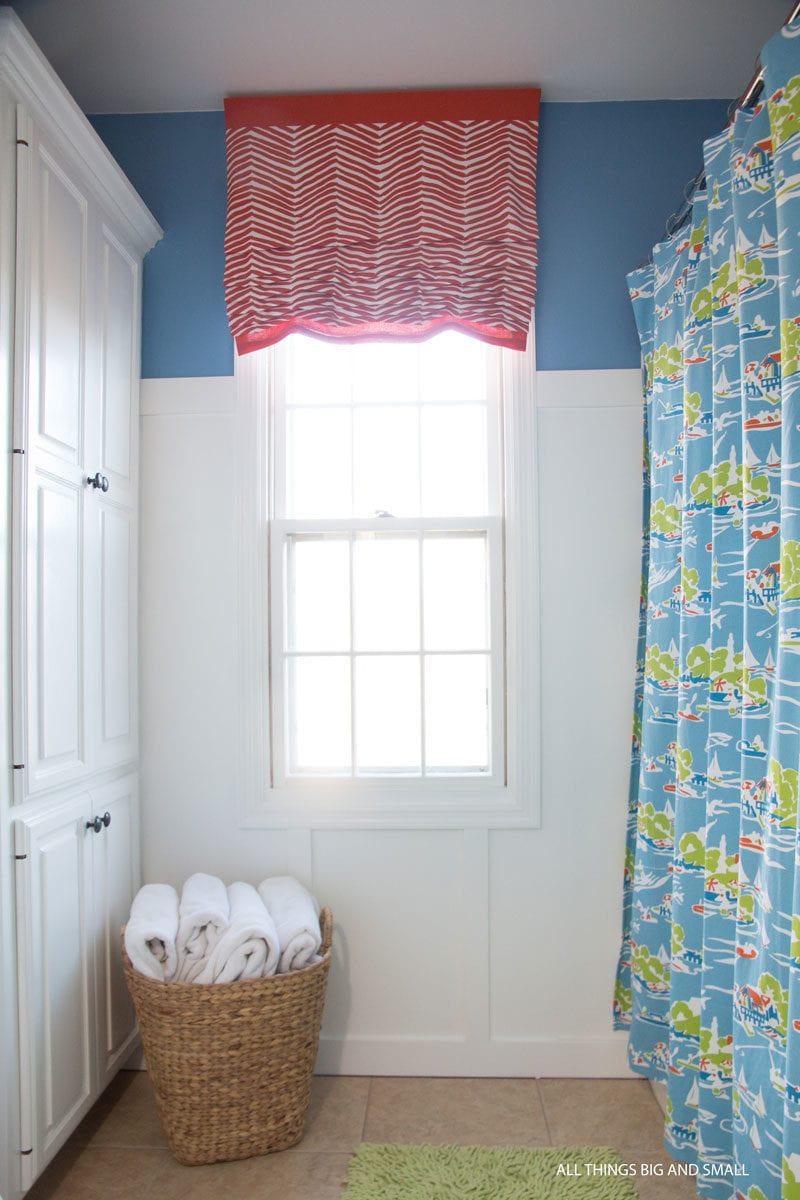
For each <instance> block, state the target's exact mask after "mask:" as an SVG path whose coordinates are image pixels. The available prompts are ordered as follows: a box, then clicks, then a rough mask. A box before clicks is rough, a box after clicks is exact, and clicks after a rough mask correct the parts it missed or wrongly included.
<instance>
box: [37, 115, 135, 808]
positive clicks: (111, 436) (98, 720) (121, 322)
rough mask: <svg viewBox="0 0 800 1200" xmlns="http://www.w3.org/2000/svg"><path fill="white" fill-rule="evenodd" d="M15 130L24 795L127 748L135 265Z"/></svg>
mask: <svg viewBox="0 0 800 1200" xmlns="http://www.w3.org/2000/svg"><path fill="white" fill-rule="evenodd" d="M17 135H18V136H17V197H18V203H19V204H20V205H21V206H24V210H25V213H26V220H25V225H24V230H23V232H22V236H20V237H19V238H18V249H17V270H16V306H15V307H16V312H17V317H18V330H19V332H18V335H17V345H16V358H17V365H18V370H17V379H16V387H15V415H14V416H15V419H14V441H15V445H14V450H15V451H16V452H17V453H16V454H15V460H16V463H17V473H18V475H19V476H20V479H19V481H18V483H17V485H16V489H17V490H16V496H17V504H16V506H15V514H14V516H15V525H14V534H15V545H14V553H13V564H14V573H15V581H14V596H15V599H16V600H17V601H18V604H17V607H18V610H19V612H18V618H17V620H16V622H15V641H16V643H17V646H18V648H19V655H18V657H19V667H18V669H17V671H16V672H15V695H14V718H15V719H14V755H15V763H16V764H17V772H16V777H15V778H16V794H17V798H18V799H21V798H26V797H30V796H34V795H37V794H39V793H41V792H43V791H51V790H52V789H54V788H58V787H61V786H64V785H67V784H71V783H74V782H75V781H76V780H78V779H81V778H83V777H85V776H86V775H87V774H89V773H91V772H93V771H96V770H97V769H98V768H99V767H112V766H117V765H120V764H124V763H126V762H130V761H131V760H132V759H134V758H135V755H136V724H137V723H136V636H135V629H136V529H135V517H136V457H137V456H136V447H137V424H138V422H137V417H138V408H137V388H138V369H137V361H136V359H137V355H138V345H139V342H138V336H137V324H138V314H139V263H138V262H137V260H136V258H135V257H134V256H133V254H132V253H131V252H130V251H129V250H127V249H126V248H125V246H124V245H123V244H122V242H121V241H120V239H119V237H117V236H116V235H115V234H114V232H113V231H112V230H111V229H110V227H109V223H108V221H107V220H106V219H105V217H104V214H103V212H102V209H101V207H100V205H99V204H98V202H97V200H96V199H94V197H93V196H92V194H91V190H90V189H89V187H88V186H87V185H86V182H85V181H84V180H83V179H82V178H81V176H80V173H79V171H78V169H77V167H76V166H75V165H74V164H73V163H72V162H70V160H69V157H68V156H67V155H66V154H65V153H62V152H60V151H59V149H58V147H57V145H55V144H54V143H53V141H52V139H49V138H48V137H47V136H46V135H45V134H44V133H43V132H42V130H41V128H40V127H39V125H38V124H37V123H36V122H35V121H34V120H33V119H32V118H31V116H30V115H29V113H28V112H27V111H26V109H25V108H24V107H22V106H19V107H18V110H17ZM16 615H17V614H16V612H15V616H16Z"/></svg>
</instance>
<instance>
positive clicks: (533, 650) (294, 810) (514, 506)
mask: <svg viewBox="0 0 800 1200" xmlns="http://www.w3.org/2000/svg"><path fill="white" fill-rule="evenodd" d="M501 357H502V371H503V392H504V405H503V422H504V426H505V428H504V438H503V443H504V472H505V488H506V498H505V548H506V564H505V584H506V606H505V608H506V628H505V640H506V730H507V734H506V764H507V772H506V775H507V777H506V780H505V781H503V782H494V783H492V782H490V781H488V780H487V779H485V778H469V777H456V778H453V779H452V780H451V779H437V780H436V781H435V786H432V787H430V786H426V781H425V780H420V781H419V782H418V783H415V785H414V786H413V787H412V788H409V786H408V781H402V785H401V786H400V787H398V786H393V781H392V780H379V781H376V782H375V783H374V784H373V782H372V781H363V780H361V781H359V785H360V786H358V787H355V788H354V787H353V781H352V780H350V779H344V780H335V779H313V778H312V779H308V780H305V779H302V780H292V782H291V785H290V786H287V787H273V786H272V785H271V781H270V737H271V717H270V688H269V675H270V672H269V667H270V664H269V621H270V614H269V610H268V603H267V598H268V595H269V576H270V563H269V539H268V538H267V536H266V530H267V523H268V520H269V502H268V497H269V487H268V477H267V475H268V469H269V462H270V459H271V454H270V446H269V436H270V421H269V413H268V411H267V405H266V404H265V403H264V400H263V398H264V397H265V396H267V395H268V386H269V379H268V371H269V365H268V363H269V359H268V356H267V355H263V354H249V355H245V356H243V357H241V358H238V357H237V359H236V377H237V402H236V403H237V458H238V468H237V471H236V479H235V486H236V488H237V492H238V497H237V500H238V504H237V527H238V540H239V544H238V547H237V551H238V553H237V562H238V568H239V577H238V581H237V583H238V596H239V605H238V607H239V631H238V632H239V639H238V642H239V645H238V652H239V688H238V695H239V698H240V711H239V713H238V726H239V732H240V745H239V751H240V752H239V762H238V771H237V772H236V775H237V778H236V789H237V795H238V797H239V825H240V827H241V828H244V829H288V828H297V827H308V826H313V827H314V828H380V827H391V828H440V829H441V828H459V829H464V828H475V827H477V828H484V829H489V828H531V827H533V828H535V827H538V826H539V824H540V814H541V781H540V776H541V700H540V673H541V667H540V652H539V647H540V629H539V608H540V604H539V536H538V529H539V520H538V511H539V503H538V470H537V461H536V451H537V443H536V408H535V355H534V347H533V332H532V331H531V334H530V336H529V339H528V349H527V350H526V351H525V352H524V353H521V352H518V351H502V352H501ZM363 784H366V785H367V786H361V785H363Z"/></svg>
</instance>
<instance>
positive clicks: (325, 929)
mask: <svg viewBox="0 0 800 1200" xmlns="http://www.w3.org/2000/svg"><path fill="white" fill-rule="evenodd" d="M319 928H320V933H321V934H322V945H321V946H320V948H319V949H320V954H327V953H328V951H329V950H330V948H331V943H332V941H333V913H332V912H331V910H330V909H329V908H323V909H322V911H321V913H320V914H319Z"/></svg>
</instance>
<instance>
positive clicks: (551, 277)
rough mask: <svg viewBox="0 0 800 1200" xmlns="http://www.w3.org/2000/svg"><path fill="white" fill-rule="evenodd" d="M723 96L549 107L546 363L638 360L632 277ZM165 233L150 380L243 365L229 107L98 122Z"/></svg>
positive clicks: (154, 299)
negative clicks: (229, 265) (229, 202)
mask: <svg viewBox="0 0 800 1200" xmlns="http://www.w3.org/2000/svg"><path fill="white" fill-rule="evenodd" d="M727 106H728V102H727V101H724V100H685V101H683V100H682V101H668V100H664V101H636V102H629V103H618V104H544V105H543V106H542V112H541V144H540V158H539V173H538V209H539V229H540V252H539V281H538V288H537V299H536V357H537V362H538V365H539V367H540V368H541V369H542V370H549V371H553V370H570V369H571V370H578V369H587V370H588V369H600V368H608V367H635V366H637V365H638V362H639V351H638V344H637V340H636V333H635V329H634V324H633V318H632V316H631V313H630V308H629V304H628V294H627V290H626V286H625V275H626V273H627V272H628V271H629V270H631V269H632V268H633V267H635V266H637V265H638V264H639V263H640V262H641V260H642V259H644V258H645V257H646V256H647V253H648V251H649V249H650V246H651V245H652V244H653V242H654V241H657V240H658V239H659V238H660V237H662V236H663V231H664V222H665V220H666V219H667V217H668V216H669V215H670V213H671V212H673V211H674V210H675V209H676V208H677V207H678V206H679V205H680V203H681V196H682V189H683V187H684V184H685V183H686V182H687V181H688V180H689V179H691V178H692V177H693V176H694V175H695V174H696V173H697V171H698V170H699V169H700V166H701V163H702V148H701V144H702V141H703V139H704V138H705V137H708V136H709V135H711V134H712V133H716V132H717V130H718V129H720V128H721V127H722V125H723V124H724V122H725V116H726V111H727ZM91 120H92V123H93V124H94V126H95V128H96V129H97V132H98V133H99V134H100V136H101V137H102V138H103V140H104V141H105V143H106V145H107V146H108V147H109V149H110V150H111V153H112V154H113V155H114V156H115V158H116V159H117V161H118V162H119V163H120V165H121V167H122V168H123V170H124V171H125V172H126V174H127V175H128V177H129V179H130V180H131V182H132V183H133V185H134V187H136V188H137V190H138V191H139V192H140V194H141V196H142V197H143V199H144V200H145V201H146V203H147V204H148V205H149V207H150V209H151V210H152V212H153V214H154V216H155V217H156V219H157V220H158V221H159V222H160V223H161V225H162V227H163V229H164V234H165V236H164V239H163V241H162V242H160V243H159V244H158V245H157V246H156V247H155V249H154V250H152V251H151V252H150V254H149V255H148V256H147V258H146V259H145V266H144V309H143V320H142V375H143V376H145V377H146V378H159V377H176V376H192V375H230V374H232V373H233V344H232V341H231V337H230V334H229V333H228V323H227V316H226V313H225V299H224V295H223V291H222V272H223V266H224V253H223V236H224V229H225V124H224V117H223V114H222V113H221V112H199V113H155V114H148V113H143V114H136V115H130V116H129V115H121V116H97V117H92V118H91Z"/></svg>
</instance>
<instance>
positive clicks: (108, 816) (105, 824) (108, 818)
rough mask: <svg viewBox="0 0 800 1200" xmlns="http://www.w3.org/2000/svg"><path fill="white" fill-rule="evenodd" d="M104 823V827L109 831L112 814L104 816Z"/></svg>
mask: <svg viewBox="0 0 800 1200" xmlns="http://www.w3.org/2000/svg"><path fill="white" fill-rule="evenodd" d="M102 821H103V825H104V826H105V827H106V829H108V827H109V825H110V824H111V813H110V812H104V813H103V816H102Z"/></svg>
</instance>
